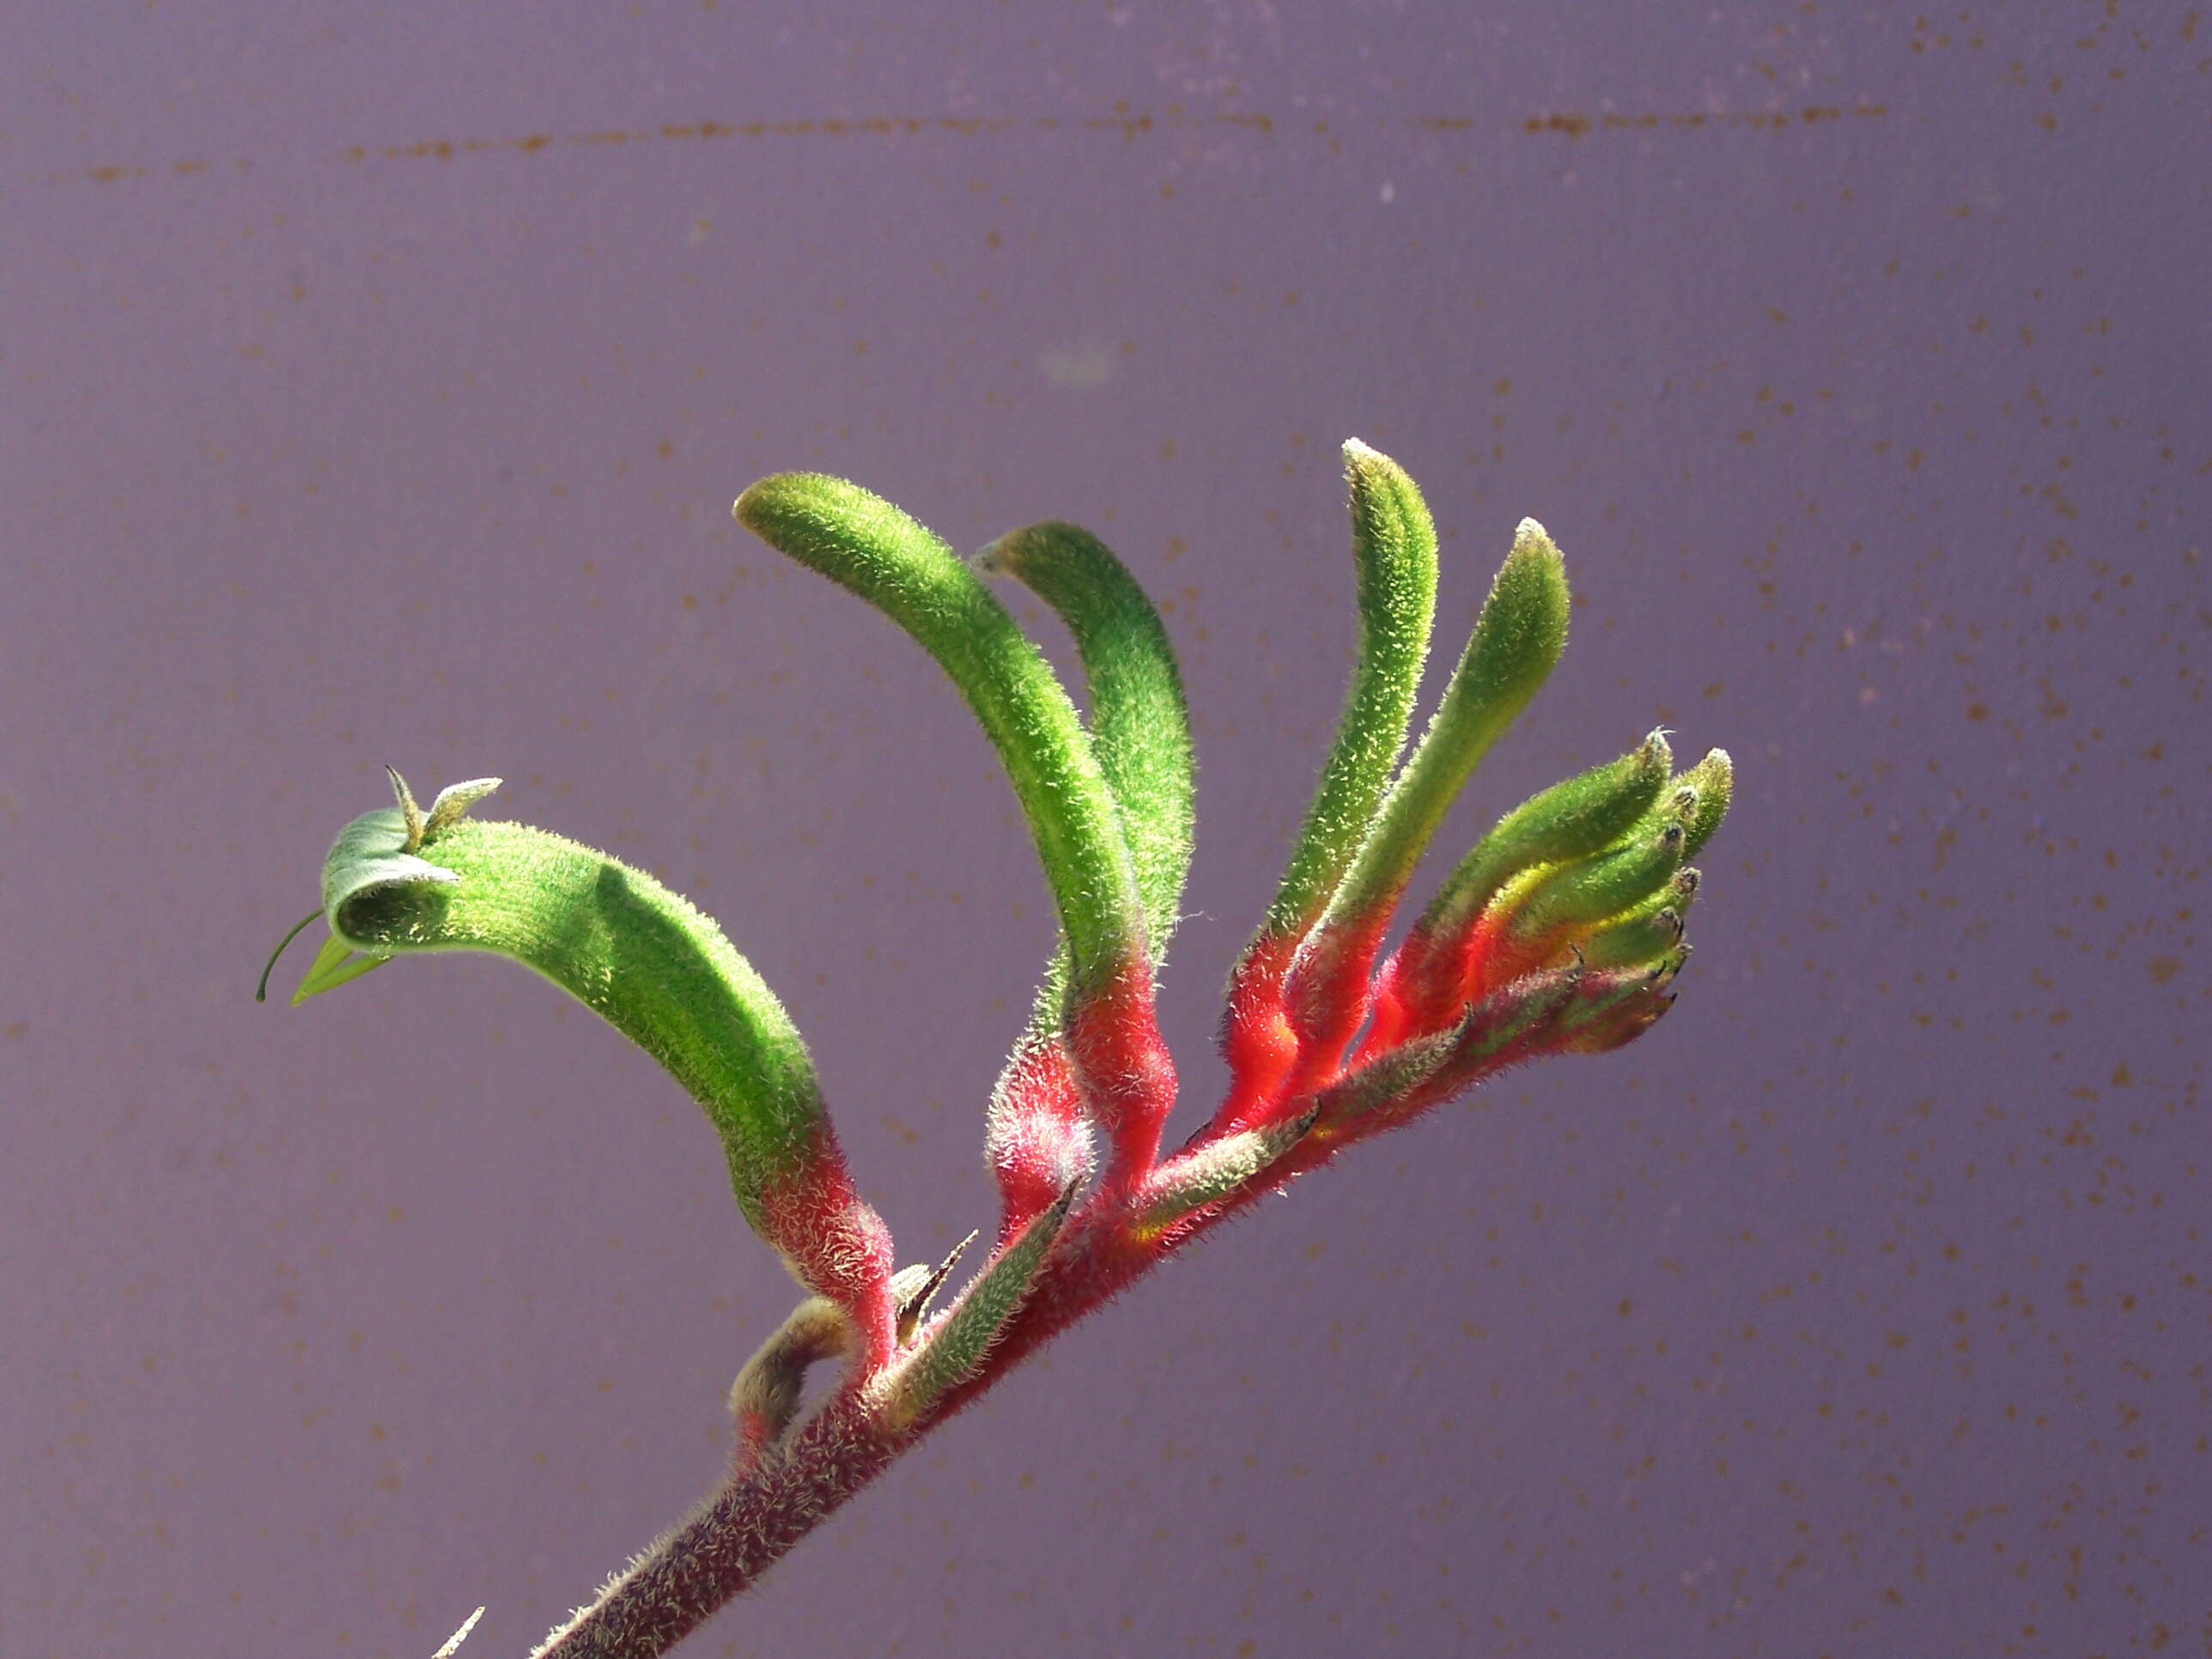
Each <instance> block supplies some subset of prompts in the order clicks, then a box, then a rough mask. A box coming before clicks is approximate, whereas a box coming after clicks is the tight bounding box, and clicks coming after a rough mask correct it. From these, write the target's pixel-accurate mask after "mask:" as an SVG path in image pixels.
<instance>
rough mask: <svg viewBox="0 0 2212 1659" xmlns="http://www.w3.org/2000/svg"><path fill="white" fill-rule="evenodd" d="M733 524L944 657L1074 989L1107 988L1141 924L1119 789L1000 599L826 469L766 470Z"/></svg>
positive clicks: (906, 523) (878, 502)
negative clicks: (1047, 906)
mask: <svg viewBox="0 0 2212 1659" xmlns="http://www.w3.org/2000/svg"><path fill="white" fill-rule="evenodd" d="M732 512H733V513H734V514H735V516H736V518H737V520H738V522H739V523H740V524H742V525H744V526H745V527H746V528H747V529H749V530H750V531H751V532H753V533H754V534H755V535H757V536H758V537H759V538H761V539H762V540H763V541H764V542H766V543H768V544H769V546H771V547H774V548H775V549H776V550H778V551H779V552H781V553H783V554H786V555H787V556H789V557H791V558H793V559H795V560H797V561H798V562H799V563H800V564H803V565H805V566H806V567H807V568H809V569H811V570H814V571H817V572H819V573H820V574H823V575H825V576H827V577H829V579H830V580H832V581H835V582H836V583H837V584H838V585H839V586H842V587H845V588H847V589H848V590H850V591H851V592H854V593H857V594H858V595H860V598H862V599H866V600H867V601H868V602H869V603H870V604H871V605H874V606H876V608H877V609H878V610H879V611H883V612H884V615H886V616H888V617H890V619H891V620H892V621H893V622H895V623H897V624H898V625H899V626H900V627H901V628H902V629H905V630H906V631H907V632H908V634H910V635H913V636H914V639H915V641H916V643H918V644H919V645H921V647H922V648H923V649H924V650H926V651H927V652H928V653H929V654H930V655H931V656H932V657H933V658H935V659H937V662H938V665H939V666H940V667H941V668H943V669H944V670H945V673H946V674H947V675H948V676H949V677H950V678H951V680H952V683H953V684H954V685H955V686H957V688H958V689H959V691H960V694H961V696H963V697H964V698H966V699H967V701H968V706H969V708H972V709H974V710H975V714H976V717H977V719H979V720H981V721H982V724H983V729H984V731H985V732H987V733H988V735H989V737H990V738H991V741H992V743H993V744H995V745H996V746H997V749H998V750H999V756H1000V759H1001V760H1002V761H1003V762H1004V763H1005V764H1006V772H1007V775H1008V776H1009V777H1010V778H1011V779H1012V782H1013V786H1014V793H1015V795H1016V796H1017V798H1018V799H1019V800H1020V802H1021V805H1022V811H1023V812H1024V815H1025V816H1026V817H1028V819H1029V824H1030V834H1031V836H1033V837H1034V838H1035V840H1036V848H1037V856H1038V858H1039V859H1040V860H1042V863H1043V865H1044V872H1045V878H1046V880H1047V881H1048V883H1049V884H1051V887H1052V892H1053V898H1054V902H1055V904H1056V905H1057V907H1058V908H1059V911H1060V927H1061V930H1062V932H1063V933H1066V937H1067V943H1068V953H1069V958H1070V963H1071V966H1072V969H1073V990H1074V991H1075V992H1076V994H1079V995H1081V994H1088V993H1091V992H1094V991H1096V990H1097V989H1099V988H1101V987H1103V986H1104V985H1106V984H1107V983H1108V982H1109V981H1110V980H1111V979H1112V978H1113V976H1114V975H1115V971H1116V969H1118V968H1119V967H1120V966H1121V964H1123V963H1126V962H1127V961H1128V960H1129V959H1130V957H1132V956H1133V954H1134V952H1135V951H1136V950H1137V948H1138V941H1139V938H1140V937H1141V935H1142V933H1143V928H1144V921H1143V907H1142V902H1141V901H1140V900H1139V897H1138V895H1137V888H1136V878H1135V874H1134V872H1133V868H1132V866H1131V864H1130V861H1129V853H1128V848H1127V847H1126V846H1125V845H1124V844H1123V842H1122V840H1121V829H1120V825H1119V823H1118V821H1117V820H1116V817H1115V808H1114V798H1113V794H1112V792H1111V791H1110V790H1109V788H1108V787H1107V784H1106V780H1105V776H1104V775H1103V773H1102V772H1101V771H1100V770H1099V767H1098V762H1097V757H1095V756H1094V755H1093V753H1092V751H1091V743H1090V740H1089V738H1087V737H1085V734H1084V732H1083V727H1082V723H1081V722H1080V720H1078V718H1077V716H1076V713H1075V706H1074V705H1073V703H1071V702H1069V701H1068V699H1067V694H1066V692H1065V691H1063V690H1061V689H1060V683H1059V681H1058V680H1056V679H1054V678H1053V672H1052V669H1051V667H1050V666H1049V665H1048V664H1047V663H1046V662H1045V660H1044V658H1043V657H1042V655H1041V654H1040V653H1038V651H1037V649H1036V647H1035V646H1034V645H1032V644H1030V641H1028V640H1027V639H1025V638H1024V637H1023V635H1022V632H1021V629H1019V628H1018V627H1017V626H1016V625H1015V623H1014V619H1013V618H1012V617H1011V616H1009V615H1008V614H1007V612H1006V607H1005V606H1004V605H1000V603H999V601H998V600H997V599H994V598H993V597H992V595H991V594H990V592H988V591H987V589H986V588H985V587H984V586H983V585H982V583H981V581H980V580H977V578H976V575H975V572H974V571H973V570H971V569H969V568H968V566H967V565H966V564H965V563H964V562H963V561H962V560H961V559H960V558H959V557H958V556H956V555H955V554H954V553H953V551H952V550H951V549H950V548H949V547H947V546H946V545H945V544H944V543H943V542H942V541H940V540H939V539H938V538H936V537H935V536H933V535H932V534H931V533H930V532H928V531H927V530H926V529H924V528H923V527H922V526H921V525H920V524H918V523H917V522H915V520H913V519H911V518H909V517H908V516H907V515H906V514H905V513H902V512H901V511H899V509H898V508H896V507H893V506H892V505H891V504H890V502H889V501H884V500H883V499H882V498H881V497H880V496H878V495H871V494H869V493H868V492H867V491H866V490H865V489H861V488H860V487H859V486H858V485H857V484H851V483H846V482H845V480H843V479H842V478H832V477H826V476H824V475H823V474H819V473H809V472H784V473H778V474H776V475H775V477H768V478H763V479H762V480H761V481H760V482H759V483H757V484H755V485H753V486H752V487H751V488H750V489H748V490H746V491H745V493H744V495H740V496H738V501H737V505H736V506H735V507H733V508H732Z"/></svg>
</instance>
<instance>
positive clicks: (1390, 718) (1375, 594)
mask: <svg viewBox="0 0 2212 1659" xmlns="http://www.w3.org/2000/svg"><path fill="white" fill-rule="evenodd" d="M1344 476H1345V481H1346V483H1347V484H1348V485H1349V486H1350V488H1351V495H1352V560H1353V563H1354V565H1355V567H1356V568H1357V570H1358V600H1359V645H1358V654H1357V656H1356V657H1355V658H1354V659H1353V663H1352V687H1351V690H1350V691H1349V692H1348V693H1347V694H1346V698H1345V704H1344V714H1343V716H1342V718H1341V719H1340V720H1338V722H1337V728H1336V741H1335V743H1334V745H1333V746H1332V747H1331V748H1330V750H1329V754H1328V761H1327V762H1326V763H1324V764H1323V765H1322V774H1321V783H1320V786H1319V787H1318V788H1317V789H1316V791H1315V793H1314V800H1313V805H1311V806H1310V808H1308V809H1307V811H1306V817H1305V823H1304V825H1303V826H1302V827H1301V828H1300V829H1299V830H1298V838H1297V843H1296V844H1295V845H1294V847H1293V848H1292V849H1291V859H1290V864H1289V866H1288V868H1286V869H1285V871H1284V872H1283V880H1282V884H1281V886H1280V887H1279V888H1278V889H1277V890H1276V893H1275V898H1274V902H1273V903H1272V904H1270V905H1269V906H1268V907H1267V920H1266V921H1264V922H1262V923H1261V929H1260V931H1261V934H1262V936H1266V935H1271V934H1275V935H1279V934H1286V933H1287V934H1292V935H1297V936H1303V935H1304V933H1307V932H1308V931H1309V930H1310V928H1311V927H1313V925H1314V923H1315V922H1316V921H1319V920H1320V918H1321V915H1322V911H1323V910H1324V909H1326V908H1328V902H1329V896H1330V895H1331V894H1332V893H1334V891H1335V890H1336V888H1337V884H1338V883H1339V882H1340V880H1342V879H1343V877H1344V872H1345V870H1346V867H1347V866H1349V865H1350V864H1351V863H1352V859H1353V857H1354V855H1355V854H1358V850H1359V847H1360V842H1361V841H1362V838H1363V837H1364V836H1366V835H1367V833H1368V829H1369V826H1370V824H1371V823H1373V821H1374V817H1375V809H1376V803H1377V802H1379V801H1380V800H1381V799H1383V790H1384V788H1385V787H1387V786H1388V784H1389V781H1390V769H1391V768H1392V767H1393V766H1394V765H1395V764H1396V763H1397V760H1398V753H1399V750H1401V749H1403V748H1404V747H1405V744H1406V726H1407V721H1408V720H1410V719H1411V717H1412V715H1413V697H1414V694H1415V693H1416V691H1417V690H1419V685H1420V678H1421V665H1422V663H1423V662H1424V661H1425V659H1426V658H1427V656H1428V650H1429V627H1430V624H1431V623H1432V622H1433V621H1434V620H1435V617H1436V607H1437V532H1436V526H1435V525H1434V524H1432V523H1431V520H1430V518H1429V509H1428V506H1427V504H1426V503H1425V502H1424V501H1422V500H1421V492H1420V491H1419V489H1416V488H1415V487H1414V484H1413V479H1412V478H1410V477H1407V475H1406V471H1405V469H1404V468H1402V467H1401V466H1400V465H1398V464H1397V463H1396V462H1395V461H1393V460H1392V459H1390V458H1389V456H1387V455H1384V454H1382V453H1378V452H1377V451H1376V450H1372V449H1370V448H1369V447H1367V446H1366V445H1365V444H1363V443H1361V442H1360V441H1358V439H1356V438H1355V439H1352V441H1349V442H1347V443H1346V445H1345V446H1344Z"/></svg>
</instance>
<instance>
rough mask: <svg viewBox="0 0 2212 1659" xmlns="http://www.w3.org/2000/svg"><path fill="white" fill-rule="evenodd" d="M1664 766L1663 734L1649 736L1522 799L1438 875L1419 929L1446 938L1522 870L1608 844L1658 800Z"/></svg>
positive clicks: (1664, 777) (1667, 762) (1664, 783)
mask: <svg viewBox="0 0 2212 1659" xmlns="http://www.w3.org/2000/svg"><path fill="white" fill-rule="evenodd" d="M1669 766H1670V757H1669V754H1668V747H1667V738H1666V735H1665V734H1664V733H1663V732H1653V733H1652V734H1651V735H1650V737H1648V738H1645V739H1644V742H1643V743H1642V744H1640V745H1638V747H1637V748H1635V749H1634V750H1631V751H1630V752H1629V753H1627V754H1626V755H1623V756H1622V757H1620V759H1619V760H1614V761H1607V763H1605V764H1604V765H1602V766H1594V767H1592V768H1591V769H1589V771H1587V772H1584V773H1583V774H1582V775H1580V776H1578V777H1572V778H1570V779H1568V780H1567V781H1565V783H1556V784H1553V786H1552V787H1550V788H1549V789H1547V790H1544V791H1543V792H1542V793H1540V794H1537V795H1534V796H1532V797H1531V798H1530V799H1528V800H1525V801H1523V802H1522V804H1521V805H1518V806H1516V807H1515V808H1514V809H1513V810H1512V811H1510V812H1508V813H1507V814H1506V815H1505V816H1504V817H1502V818H1500V819H1499V820H1498V824H1497V827H1496V828H1495V829H1492V830H1491V832H1490V833H1489V834H1488V835H1486V836H1484V837H1483V838H1482V840H1481V841H1480V842H1478V843H1477V844H1476V846H1475V848H1474V851H1473V852H1471V853H1469V854H1468V855H1467V856H1466V857H1465V858H1464V859H1462V860H1460V863H1459V866H1458V867H1457V868H1456V869H1455V870H1454V871H1453V872H1451V874H1450V875H1449V876H1448V877H1446V878H1444V884H1443V886H1442V887H1441V888H1440V889H1438V890H1437V896H1436V897H1435V898H1434V899H1432V900H1431V902H1430V903H1429V908H1427V909H1426V910H1425V911H1424V912H1423V913H1422V915H1421V927H1422V931H1423V932H1425V933H1429V934H1431V935H1434V936H1437V937H1439V938H1447V939H1449V938H1451V937H1453V936H1455V934H1457V933H1459V931H1460V930H1461V929H1462V928H1463V927H1466V926H1467V925H1468V923H1469V922H1471V921H1474V918H1475V917H1476V916H1478V915H1480V914H1481V913H1482V908H1483V907H1484V906H1485V905H1486V904H1488V903H1489V902H1490V901H1491V900H1492V898H1494V897H1496V896H1497V895H1498V890H1499V889H1500V888H1502V887H1504V885H1505V884H1506V882H1507V881H1508V880H1510V878H1512V877H1514V876H1516V875H1517V874H1518V873H1520V872H1522V871H1523V870H1527V869H1530V868H1532V867H1534V866H1536V865H1539V864H1557V863H1559V862H1562V861H1564V860H1568V859H1578V858H1586V857H1588V856H1589V854H1592V853H1595V852H1598V851H1600V850H1601V849H1602V848H1607V847H1609V846H1611V845H1612V844H1613V842H1615V841H1616V840H1618V839H1619V838H1620V836H1624V835H1626V834H1627V833H1628V832H1629V831H1630V830H1631V829H1634V828H1635V827H1636V822H1637V820H1638V818H1640V817H1643V816H1644V812H1645V811H1646V810H1647V809H1649V808H1650V805H1651V804H1652V803H1653V802H1654V801H1656V800H1657V799H1658V798H1659V792H1660V791H1661V790H1662V789H1663V788H1665V787H1666V786H1667V775H1668V769H1669Z"/></svg>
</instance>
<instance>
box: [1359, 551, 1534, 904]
mask: <svg viewBox="0 0 2212 1659" xmlns="http://www.w3.org/2000/svg"><path fill="white" fill-rule="evenodd" d="M1566 642H1567V577H1566V569H1565V565H1564V564H1563V563H1562V562H1561V560H1560V558H1559V549H1558V548H1556V547H1554V546H1553V544H1552V538H1550V537H1549V536H1547V535H1546V534H1545V533H1544V526H1541V525H1540V524H1538V523H1537V522H1536V521H1535V520H1534V519H1523V520H1522V521H1521V526H1520V528H1519V529H1518V530H1516V532H1514V535H1513V549H1512V551H1511V552H1510V553H1508V554H1507V555H1506V556H1505V562H1504V565H1503V566H1501V567H1500V568H1499V569H1498V577H1497V580H1495V581H1493V582H1492V584H1491V589H1490V597H1489V598H1488V599H1486V600H1485V601H1484V602H1483V606H1482V614H1481V615H1480V617H1477V618H1476V620H1475V624H1474V635H1473V636H1472V637H1471V638H1469V639H1468V642H1467V649H1466V650H1465V651H1464V652H1462V653H1461V655H1460V659H1459V665H1458V666H1457V667H1456V668H1455V669H1454V670H1453V671H1452V677H1451V680H1450V682H1449V684H1447V685H1446V686H1445V687H1444V695H1443V701H1442V702H1439V703H1438V705H1437V712H1436V716H1435V718H1434V719H1433V720H1431V721H1430V722H1429V729H1428V730H1427V731H1426V732H1424V733H1423V734H1422V737H1421V741H1420V744H1419V747H1417V748H1416V749H1415V750H1413V757H1412V758H1411V759H1409V760H1408V761H1407V763H1406V769H1405V770H1404V771H1403V772H1401V773H1400V774H1399V775H1398V780H1397V781H1396V782H1395V784H1393V785H1392V786H1391V789H1390V793H1389V798H1388V799H1385V800H1384V802H1383V808H1382V811H1381V812H1380V813H1379V814H1378V815H1377V817H1376V823H1375V828H1374V829H1373V830H1372V832H1371V833H1370V835H1369V836H1368V837H1367V840H1366V842H1364V844H1363V845H1362V846H1361V848H1360V849H1359V857H1358V860H1357V861H1356V862H1355V863H1354V864H1353V866H1352V871H1351V873H1350V874H1348V875H1347V876H1346V878H1345V879H1344V883H1343V885H1342V886H1340V888H1339V889H1338V890H1337V893H1336V896H1335V898H1334V900H1333V901H1332V902H1331V903H1330V905H1329V912H1330V915H1332V916H1340V917H1344V918H1346V919H1352V918H1359V917H1370V916H1373V915H1376V914H1378V913H1380V912H1384V911H1387V910H1388V909H1389V907H1390V906H1392V905H1393V904H1395V902H1396V901H1397V897H1398V895H1399V894H1400V893H1401V892H1402V891H1403V890H1404V889H1405V886H1406V883H1407V880H1408V879H1409V878H1411V876H1412V874H1413V866H1414V865H1415V864H1416V863H1417V862H1418V861H1419V859H1420V856H1421V853H1422V851H1423V849H1424V848H1426V847H1427V846H1428V843H1429V838H1430V837H1431V836H1433V835H1434V834H1435V833H1436V828H1437V824H1438V823H1441V822H1442V821H1443V816H1444V813H1445V811H1447V810H1448V809H1449V807H1450V805H1451V804H1452V799H1453V797H1455V795H1457V794H1458V793H1459V791H1460V787H1461V785H1462V784H1463V783H1465V782H1466V781H1467V778H1468V774H1469V773H1471V772H1472V771H1474V768H1475V765H1476V763H1478V762H1480V760H1481V759H1482V757H1483V756H1484V755H1485V754H1486V753H1487V752H1488V751H1489V749H1490V745H1491V744H1493V743H1495V742H1496V741H1497V740H1498V736H1499V734H1501V733H1502V732H1504V730H1505V728H1506V727H1507V726H1510V725H1511V724H1512V723H1513V720H1514V717H1515V716H1516V715H1517V714H1520V712H1521V710H1522V708H1525V707H1526V706H1527V705H1528V700H1529V699H1530V698H1531V697H1533V696H1535V695H1536V691H1537V689H1538V688H1539V687H1540V686H1541V685H1542V684H1543V683H1544V680H1545V678H1546V677H1547V676H1548V675H1549V674H1550V673H1551V671H1552V666H1553V664H1554V663H1556V662H1558V661H1559V653H1560V652H1561V651H1562V650H1564V649H1565V646H1566Z"/></svg>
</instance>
